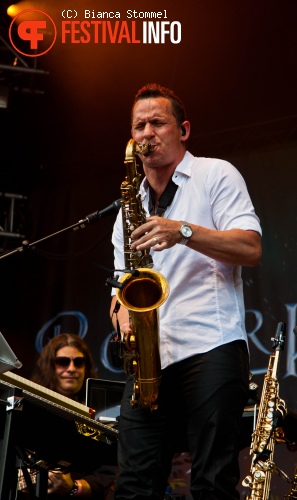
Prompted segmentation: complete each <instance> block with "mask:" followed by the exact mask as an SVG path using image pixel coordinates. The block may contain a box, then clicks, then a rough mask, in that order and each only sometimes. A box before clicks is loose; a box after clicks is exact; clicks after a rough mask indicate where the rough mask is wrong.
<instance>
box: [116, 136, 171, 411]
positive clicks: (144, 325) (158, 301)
mask: <svg viewBox="0 0 297 500" xmlns="http://www.w3.org/2000/svg"><path fill="white" fill-rule="evenodd" d="M137 153H141V154H143V155H145V156H148V155H149V154H150V153H151V146H150V145H141V144H138V143H136V142H135V141H134V140H133V139H130V141H129V142H128V144H127V147H126V154H125V165H126V177H125V180H124V181H123V182H122V184H121V193H122V197H121V205H122V220H123V236H124V256H125V267H126V269H125V274H124V275H123V276H121V277H120V278H119V279H118V282H119V287H118V288H116V297H117V300H118V302H119V303H120V304H122V305H123V306H124V307H126V309H128V311H129V318H130V323H131V329H132V333H131V334H129V335H128V336H127V338H125V339H124V369H125V372H126V373H127V374H128V373H130V374H133V376H134V393H133V395H132V399H131V402H130V403H131V406H132V407H135V406H138V405H140V406H142V407H144V408H149V409H151V410H154V409H156V408H157V407H158V404H157V398H158V393H159V385H160V381H161V362H160V354H159V316H158V308H159V307H160V306H161V305H162V304H163V302H165V300H166V299H167V297H168V294H169V284H168V281H167V280H166V278H165V277H164V276H163V275H162V274H160V273H159V272H157V271H155V270H153V269H151V267H153V261H152V257H151V255H150V254H149V253H148V252H147V251H136V250H132V249H131V233H132V231H134V229H136V228H137V227H139V226H140V225H142V224H144V222H145V221H146V214H145V212H144V209H143V207H142V202H141V197H140V193H139V185H140V180H141V176H140V174H139V173H138V172H137V163H136V154H137Z"/></svg>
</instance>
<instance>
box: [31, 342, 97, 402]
mask: <svg viewBox="0 0 297 500" xmlns="http://www.w3.org/2000/svg"><path fill="white" fill-rule="evenodd" d="M66 346H70V347H75V348H76V349H78V351H80V352H81V353H82V354H83V355H84V357H85V360H86V370H85V379H84V383H83V385H82V388H81V390H80V391H79V393H78V394H76V396H75V399H76V400H77V401H81V402H84V401H85V396H86V380H87V379H88V378H98V375H97V371H96V368H95V365H94V360H93V358H92V355H91V352H90V350H89V347H88V345H87V344H86V342H85V341H84V340H83V339H82V338H80V337H79V336H78V335H76V334H74V333H60V334H59V335H57V336H56V337H54V338H52V339H51V340H50V341H49V342H48V343H47V344H46V345H45V347H44V348H43V350H42V351H41V354H40V356H39V359H38V361H37V364H36V368H35V370H34V372H33V375H32V377H31V380H32V382H35V383H36V384H39V385H42V386H44V387H46V388H47V389H51V390H52V391H55V390H56V371H55V358H56V353H57V351H59V349H61V348H62V347H66Z"/></svg>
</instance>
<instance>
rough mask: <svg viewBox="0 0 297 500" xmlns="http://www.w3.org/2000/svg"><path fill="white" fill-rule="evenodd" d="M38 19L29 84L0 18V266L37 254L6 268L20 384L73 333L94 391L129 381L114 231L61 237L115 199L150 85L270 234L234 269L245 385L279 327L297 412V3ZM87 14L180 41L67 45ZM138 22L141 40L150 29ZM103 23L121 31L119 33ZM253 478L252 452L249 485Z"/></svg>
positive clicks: (4, 283) (2, 319)
mask: <svg viewBox="0 0 297 500" xmlns="http://www.w3.org/2000/svg"><path fill="white" fill-rule="evenodd" d="M2 4H3V5H4V4H8V2H1V6H0V8H1V9H3V7H2ZM91 4H92V5H91ZM99 4H100V5H99ZM6 6H7V5H6ZM32 7H33V8H34V9H41V10H44V11H46V12H47V14H49V15H50V16H51V17H52V19H53V20H54V22H55V23H56V26H57V27H58V36H57V40H56V42H55V44H54V46H53V48H52V49H51V50H50V51H48V53H46V54H45V55H44V56H41V57H39V58H37V60H35V59H34V58H33V60H32V59H30V58H29V57H27V58H26V57H25V56H24V58H25V59H26V64H27V65H28V67H29V69H30V68H31V69H32V68H33V69H34V68H36V67H37V69H40V70H42V71H44V73H38V74H35V73H34V71H33V72H32V71H31V72H29V73H26V71H20V72H17V71H16V68H15V66H14V65H15V63H17V65H20V66H21V65H22V64H21V62H20V60H19V59H17V60H16V59H15V53H12V52H11V51H9V49H8V48H7V47H8V46H9V43H10V42H9V38H8V27H9V23H10V19H9V20H8V21H9V22H8V21H7V22H5V16H6V10H1V12H0V28H1V36H3V37H4V38H5V40H6V45H5V44H4V46H2V43H1V41H2V39H0V65H2V63H4V65H10V66H11V67H12V69H13V70H12V71H11V72H10V71H8V70H7V68H6V69H5V67H4V69H3V67H1V85H0V91H1V96H2V91H3V86H6V88H5V89H4V90H6V91H7V92H8V95H9V99H8V105H7V108H5V109H4V108H3V107H1V109H0V150H1V154H0V162H1V163H0V251H1V253H0V256H3V254H4V253H5V252H6V251H9V250H14V249H16V248H19V249H20V250H22V248H23V247H21V246H20V245H21V242H22V240H24V239H25V238H26V239H27V241H29V243H31V245H32V246H31V247H30V248H29V249H27V250H23V251H16V252H14V253H12V254H10V255H9V256H8V257H6V258H1V260H0V284H1V287H0V331H1V332H2V334H3V335H4V337H5V338H6V340H7V341H8V343H9V344H10V346H11V347H12V349H13V350H14V352H15V354H16V355H17V356H18V358H19V359H20V360H21V361H22V363H23V366H22V368H21V369H20V370H18V373H19V374H20V375H21V376H23V377H25V378H28V379H29V378H30V376H31V373H32V370H33V367H34V365H35V362H36V360H37V357H38V355H39V352H40V351H41V349H42V347H43V346H44V345H45V344H46V343H47V342H48V340H49V339H50V338H52V337H53V336H55V335H57V334H59V333H60V332H66V331H71V332H75V333H77V335H80V336H82V337H84V338H85V340H86V341H87V342H88V344H89V346H90V348H91V350H92V353H93V356H94V359H95V362H96V365H97V368H98V373H99V376H100V377H102V378H106V379H113V380H124V378H125V375H124V374H123V372H122V371H121V370H118V369H116V368H114V367H113V366H112V363H111V360H110V356H109V352H108V342H109V340H110V338H111V334H112V327H111V324H110V319H109V304H110V294H111V290H110V288H109V286H107V285H106V280H107V279H108V278H109V276H110V275H111V270H112V268H113V254H112V246H111V233H112V227H113V223H114V219H115V216H113V215H111V216H110V217H108V218H105V219H103V220H100V221H98V222H97V223H96V224H93V225H87V227H85V228H81V229H78V230H76V231H73V230H71V229H68V230H66V231H63V230H64V229H67V228H69V227H70V226H72V225H73V224H76V223H77V222H78V221H79V220H81V219H83V218H85V217H86V216H87V215H88V214H90V213H92V212H94V211H96V210H101V209H103V208H105V207H106V206H108V205H109V204H111V203H112V202H113V201H114V200H117V199H118V198H119V197H120V185H121V182H122V181H123V180H124V176H125V166H124V156H125V148H126V144H127V142H128V140H129V139H130V110H131V103H132V100H133V97H134V94H135V92H136V91H137V90H138V89H139V88H140V87H141V86H142V85H144V84H145V83H149V82H151V81H157V82H159V83H160V84H162V85H165V86H168V87H170V88H173V89H174V90H175V92H176V93H177V94H178V95H179V96H180V97H181V98H182V100H183V101H184V103H185V106H186V109H187V114H188V119H189V120H190V122H191V138H190V140H189V143H188V148H189V150H190V151H191V152H192V153H193V154H194V155H196V156H210V157H218V158H223V159H226V160H228V161H230V162H231V163H233V164H234V165H235V166H236V167H237V168H238V170H239V171H240V172H241V173H242V174H243V176H244V178H245V180H246V183H247V186H248V189H249V192H250V194H251V197H252V200H253V202H254V206H255V210H256V212H257V214H258V215H259V217H260V220H261V225H262V228H263V258H262V260H261V263H260V265H259V266H258V267H257V268H255V269H254V268H251V269H249V268H244V269H243V279H244V292H245V302H246V311H247V312H246V326H247V332H248V336H249V348H250V359H251V371H252V373H253V380H254V381H255V382H256V383H257V384H258V385H259V391H258V392H259V396H260V395H261V390H262V384H263V378H264V375H265V373H266V371H267V367H268V361H269V356H270V355H271V353H272V342H271V337H273V335H274V333H275V331H276V328H277V324H278V322H284V323H286V327H287V336H286V343H285V348H284V351H283V352H281V356H280V365H279V384H280V395H281V397H282V398H283V399H284V400H285V401H286V404H287V406H288V409H289V411H290V412H297V400H296V390H297V381H296V376H297V372H296V338H295V335H294V333H293V328H294V327H295V325H296V323H297V317H296V316H297V315H296V309H297V283H296V281H297V277H296V271H295V268H296V250H297V233H296V218H297V216H296V213H297V211H296V184H297V169H296V165H297V135H296V131H297V127H296V125H297V100H296V85H297V81H296V49H297V39H296V18H297V3H296V1H294V0H275V1H272V0H269V1H268V0H263V1H261V2H256V3H254V4H253V5H252V4H251V2H250V1H248V0H241V1H240V2H238V1H237V0H228V1H227V2H222V1H221V0H208V1H207V2H206V1H204V0H198V1H197V0H183V2H174V3H173V2H169V1H168V0H162V1H160V0H142V1H141V2H139V0H125V2H124V1H123V0H102V2H101V1H100V2H99V1H98V2H89V1H85V0H77V1H76V2H75V5H74V4H73V2H72V1H71V0H66V1H65V2H64V3H63V9H66V10H67V12H68V15H69V16H71V15H72V14H74V12H73V9H77V11H78V19H77V20H76V21H74V20H73V19H72V18H69V19H63V17H62V8H61V7H60V4H58V3H57V2H56V1H55V0H48V1H42V2H41V1H38V0H34V1H33V0H32ZM24 8H28V7H24ZM85 9H91V10H92V9H94V10H95V11H96V13H97V11H98V12H99V11H107V12H110V11H115V12H116V11H119V12H120V14H121V18H120V21H121V22H127V26H128V25H129V27H130V28H129V29H132V28H131V26H132V24H131V23H132V20H131V19H130V20H129V19H128V18H127V10H133V9H135V11H136V13H138V12H140V11H141V12H151V11H156V12H157V11H160V12H161V16H162V17H161V20H162V21H164V20H165V22H169V23H179V24H174V26H180V27H181V40H180V41H179V43H174V40H170V39H168V37H167V38H166V41H165V43H135V44H133V43H128V40H127V39H125V40H122V41H121V43H111V42H110V40H109V42H108V43H93V42H92V43H79V42H77V41H76V35H75V26H77V27H78V25H75V24H71V25H70V24H68V25H67V26H72V27H73V34H72V36H73V37H74V38H72V39H71V37H70V36H68V35H67V37H66V38H67V39H66V43H64V42H63V40H62V37H61V24H62V22H63V21H65V22H67V23H71V22H72V21H73V23H75V22H77V21H78V22H80V21H82V19H83V18H84V15H85V14H84V10H85ZM164 16H166V19H165V17H164ZM134 21H135V24H134V26H136V27H137V36H138V35H139V29H140V28H141V27H142V26H144V25H143V22H145V21H144V20H143V19H139V18H138V19H136V18H135V19H134V20H133V22H134ZM109 22H110V23H111V24H110V25H109V26H111V25H112V26H115V24H114V23H115V22H116V20H115V19H110V20H109ZM154 22H156V20H155V21H154ZM2 23H3V24H2ZM122 26H126V25H124V24H123V25H122ZM163 26H165V25H163ZM166 26H168V25H166ZM109 34H110V31H109ZM71 40H72V41H71ZM72 42H73V43H72ZM3 47H4V48H3ZM1 106H2V101H1ZM5 193H6V194H7V193H8V194H9V193H10V194H11V193H12V194H17V195H21V196H22V198H19V199H17V200H16V203H15V207H14V228H13V229H14V231H15V232H19V233H20V234H22V235H23V237H20V238H12V237H11V238H6V237H4V236H3V235H1V232H3V228H5V227H6V224H7V220H8V218H9V214H10V208H11V207H10V205H9V198H7V197H5V196H4V194H5ZM57 232H59V234H56V235H55V236H52V235H53V234H54V233H57ZM49 236H52V237H51V238H48V237H49ZM43 238H46V239H45V240H44V241H43V242H38V240H41V239H43ZM33 243H34V245H33ZM177 272H178V271H177ZM296 434H297V431H296V426H295V425H293V431H292V435H291V436H290V439H291V440H297V436H296ZM248 437H249V436H248ZM276 461H277V465H278V466H279V467H280V468H281V469H283V470H284V471H285V472H286V473H287V474H288V475H290V476H292V475H293V472H294V467H295V464H296V462H297V457H296V452H291V451H289V450H288V447H287V445H286V444H282V445H279V446H277V452H276ZM249 466H250V457H249V456H248V448H246V449H245V450H243V451H242V453H241V468H242V478H244V477H245V475H246V474H247V472H248V470H249ZM272 484H273V489H272V499H271V500H280V499H282V498H283V496H284V494H285V493H287V491H288V485H287V484H286V483H285V481H284V480H282V479H280V478H278V477H277V475H275V476H274V477H273V482H272ZM244 495H245V493H244V490H243V489H242V496H243V498H244Z"/></svg>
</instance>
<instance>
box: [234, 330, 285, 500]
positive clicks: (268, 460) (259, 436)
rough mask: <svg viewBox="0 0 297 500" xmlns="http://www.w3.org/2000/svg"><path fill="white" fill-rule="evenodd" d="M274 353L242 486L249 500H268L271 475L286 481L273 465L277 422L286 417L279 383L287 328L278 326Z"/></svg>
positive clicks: (267, 374)
mask: <svg viewBox="0 0 297 500" xmlns="http://www.w3.org/2000/svg"><path fill="white" fill-rule="evenodd" d="M272 341H273V345H272V347H273V349H275V352H274V353H273V354H272V355H271V356H270V358H269V363H268V370H267V373H266V375H265V378H264V384H263V390H262V395H261V401H260V406H259V412H258V417H257V422H256V427H255V430H254V431H253V433H252V443H251V448H250V455H252V464H251V475H250V476H247V477H246V478H245V479H244V480H243V482H242V484H243V486H248V487H249V488H250V489H251V491H250V495H249V496H248V500H268V499H269V494H270V483H271V475H272V473H274V472H277V473H278V474H279V475H280V476H282V477H284V478H286V479H287V476H286V474H284V473H283V472H282V471H281V470H280V469H279V468H278V467H277V466H276V464H275V463H274V462H273V454H274V447H275V443H276V442H277V441H278V430H277V420H278V418H279V417H282V418H284V417H285V415H286V412H287V410H286V404H285V401H283V400H282V399H280V397H279V384H278V380H277V373H278V362H279V355H280V351H281V350H283V349H284V343H285V325H284V323H279V324H278V326H277V330H276V334H275V337H274V338H273V339H272Z"/></svg>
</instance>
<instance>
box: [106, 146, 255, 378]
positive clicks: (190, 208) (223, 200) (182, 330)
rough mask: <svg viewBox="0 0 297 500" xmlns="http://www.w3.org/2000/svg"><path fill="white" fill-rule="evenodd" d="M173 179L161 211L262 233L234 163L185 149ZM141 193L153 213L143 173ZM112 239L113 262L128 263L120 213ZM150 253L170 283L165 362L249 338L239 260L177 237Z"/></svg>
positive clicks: (162, 311) (163, 318) (163, 332)
mask: <svg viewBox="0 0 297 500" xmlns="http://www.w3.org/2000/svg"><path fill="white" fill-rule="evenodd" d="M172 180H173V181H174V182H175V183H176V184H177V185H178V189H177V191H176V194H175V197H174V199H173V202H172V203H171V205H170V206H169V207H168V208H167V209H166V211H165V214H164V217H166V218H168V219H172V220H180V221H186V222H188V223H189V224H191V223H192V224H197V225H199V226H204V227H206V228H209V229H217V230H222V231H224V230H229V229H244V230H254V231H257V232H258V233H260V234H261V227H260V224H259V219H258V217H257V216H256V214H255V211H254V207H253V205H252V202H251V199H250V196H249V194H248V191H247V187H246V184H245V181H244V179H243V178H242V176H241V174H240V173H239V172H238V170H237V169H236V168H235V167H233V165H231V164H230V163H228V162H226V161H224V160H218V159H211V158H196V157H194V156H193V155H191V154H190V153H189V152H186V154H185V156H184V158H183V160H182V162H181V163H180V164H179V165H178V166H177V168H176V170H175V172H174V174H173V176H172ZM140 193H141V197H142V202H143V207H144V209H145V210H146V212H147V214H148V216H149V213H148V201H149V191H148V189H147V182H146V180H145V179H144V181H143V182H142V184H141V187H140ZM112 242H113V245H114V249H115V250H114V253H115V269H123V268H125V263H124V253H123V227H122V216H121V213H119V214H118V217H117V219H116V222H115V225H114V231H113V237H112ZM151 254H152V257H153V261H154V269H155V270H156V271H159V272H160V273H162V274H163V275H164V276H165V277H166V278H167V280H168V282H169V285H170V293H169V297H168V299H167V300H166V302H165V303H164V304H163V305H162V306H160V308H159V315H160V355H161V364H162V368H165V367H166V366H168V365H170V364H172V363H175V362H177V361H180V360H182V359H185V358H187V357H189V356H192V355H194V354H197V353H202V352H207V351H209V350H210V349H213V348H215V347H217V346H219V345H222V344H225V343H228V342H232V341H233V340H237V339H244V340H245V341H247V338H246V331H245V310H244V299H243V288H242V279H241V267H240V266H232V265H227V264H222V263H221V262H218V261H216V260H214V259H212V258H209V257H207V256H206V255H203V254H201V253H199V252H197V251H195V250H192V249H191V248H189V247H188V246H187V245H179V244H177V245H175V246H174V247H172V248H169V249H165V250H163V251H161V252H154V251H153V250H151ZM113 293H115V292H114V291H113Z"/></svg>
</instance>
